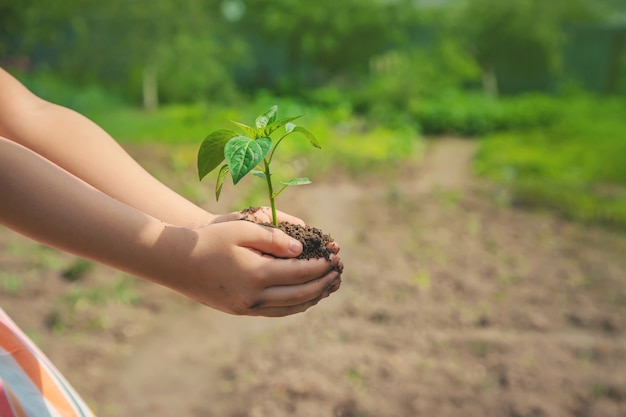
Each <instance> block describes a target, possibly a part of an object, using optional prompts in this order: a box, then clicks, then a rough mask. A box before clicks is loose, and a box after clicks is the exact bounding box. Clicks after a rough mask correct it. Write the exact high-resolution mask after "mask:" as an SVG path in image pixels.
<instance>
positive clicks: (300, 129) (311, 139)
mask: <svg viewBox="0 0 626 417" xmlns="http://www.w3.org/2000/svg"><path fill="white" fill-rule="evenodd" d="M291 132H292V133H293V132H300V133H302V134H303V135H304V136H306V138H307V139H308V140H309V142H311V145H313V146H315V147H316V148H318V149H322V145H320V143H319V141H318V140H317V138H316V137H315V135H314V134H313V133H311V132H310V131H309V130H307V129H305V128H303V127H302V126H296V127H294V128H293V130H292V131H291Z"/></svg>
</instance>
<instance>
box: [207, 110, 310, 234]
mask: <svg viewBox="0 0 626 417" xmlns="http://www.w3.org/2000/svg"><path fill="white" fill-rule="evenodd" d="M277 116H278V106H276V105H274V106H272V107H270V108H269V109H268V110H267V111H266V112H265V113H263V114H261V115H259V116H258V117H257V118H256V120H255V127H250V126H248V125H245V124H243V123H239V122H234V123H235V125H237V126H238V127H239V128H240V129H241V130H242V131H243V135H238V134H237V133H236V132H234V131H231V130H225V129H222V130H217V131H214V132H212V133H211V134H209V135H208V136H207V137H206V139H205V140H204V141H203V142H202V144H201V145H200V149H199V150H198V175H199V177H200V180H202V178H204V177H205V176H206V175H207V174H208V173H209V172H211V171H213V170H214V169H215V168H217V166H218V165H219V164H221V163H222V162H223V161H224V160H226V164H224V165H222V167H221V168H220V170H219V173H218V176H217V183H216V186H215V198H216V199H218V200H219V197H220V193H221V190H222V186H223V184H224V180H225V178H226V177H227V176H228V175H229V174H230V176H231V178H232V179H233V184H235V185H236V184H237V183H238V182H239V181H240V180H241V179H242V178H243V177H245V176H246V175H247V174H249V173H250V172H252V171H253V170H255V168H256V170H255V171H254V172H253V174H254V175H255V176H257V177H260V178H261V179H263V180H264V181H265V183H266V185H267V194H268V197H269V200H270V205H271V208H272V220H273V222H274V224H275V225H278V220H277V217H276V201H275V200H276V197H278V195H279V194H280V193H281V192H282V191H283V190H284V189H285V188H287V187H288V186H290V185H303V184H309V183H310V181H309V179H308V178H306V177H302V178H294V179H291V180H289V181H282V182H281V184H282V185H283V187H282V188H281V189H280V190H278V191H276V192H275V191H274V184H273V181H272V173H271V170H270V166H271V163H272V159H273V157H274V152H276V149H277V148H278V145H280V143H281V142H282V141H283V140H284V139H285V138H286V137H287V136H289V135H291V134H292V133H300V134H302V135H303V136H304V137H306V138H307V139H308V140H309V142H310V143H311V145H313V146H315V147H316V148H321V146H320V144H319V142H318V140H317V138H316V137H315V136H314V135H313V134H312V133H311V132H309V131H308V130H307V129H305V128H303V127H302V126H296V125H295V124H293V123H292V122H293V121H294V120H296V119H298V118H299V117H301V116H295V117H288V118H286V119H278V118H277ZM283 127H284V128H285V132H284V133H283V134H282V135H281V136H280V138H279V139H278V140H277V141H275V142H273V141H272V139H271V135H272V134H273V133H274V132H276V131H277V130H278V129H280V128H283ZM261 163H262V165H261Z"/></svg>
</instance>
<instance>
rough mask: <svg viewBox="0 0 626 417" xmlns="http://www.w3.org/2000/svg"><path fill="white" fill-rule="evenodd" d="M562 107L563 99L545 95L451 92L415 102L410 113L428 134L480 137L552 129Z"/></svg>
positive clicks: (410, 108)
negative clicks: (505, 131)
mask: <svg viewBox="0 0 626 417" xmlns="http://www.w3.org/2000/svg"><path fill="white" fill-rule="evenodd" d="M562 107H563V101H562V100H561V99H559V98H557V97H552V96H547V95H541V94H526V95H522V96H517V97H510V98H500V99H496V98H492V97H488V96H486V95H484V94H480V93H473V94H472V93H461V92H460V91H448V92H444V93H442V94H440V95H439V96H437V97H432V98H425V99H423V100H415V101H414V102H412V103H411V106H410V107H409V108H408V112H409V113H410V115H411V117H412V119H413V120H414V121H415V122H416V123H417V124H418V125H419V126H420V128H421V130H422V132H423V133H424V134H427V135H441V134H450V133H451V134H458V135H464V136H478V135H485V134H488V133H491V132H494V131H503V130H511V129H531V128H538V127H548V126H550V125H552V124H554V123H556V122H557V121H558V120H559V118H560V117H561V114H562V112H563V109H562Z"/></svg>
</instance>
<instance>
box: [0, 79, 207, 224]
mask: <svg viewBox="0 0 626 417" xmlns="http://www.w3.org/2000/svg"><path fill="white" fill-rule="evenodd" d="M0 136H4V137H6V138H9V139H11V140H13V141H15V142H17V143H19V144H21V145H23V146H25V147H27V148H29V149H31V150H33V151H34V152H36V153H38V154H40V155H42V156H43V157H44V158H46V159H48V160H50V161H52V162H53V163H55V164H57V165H58V166H60V167H62V168H63V169H65V170H66V171H69V172H71V173H72V174H74V175H75V176H77V177H79V178H81V179H82V180H84V181H85V182H87V183H89V184H91V185H92V186H94V187H95V188H97V189H99V190H100V191H102V192H104V193H105V194H108V195H110V196H112V197H114V198H116V199H118V200H119V201H122V202H124V203H126V204H128V205H130V206H133V207H135V208H137V209H138V210H141V211H143V212H145V213H148V214H150V215H152V216H154V217H156V218H158V219H161V220H163V221H166V222H168V223H172V224H176V225H180V226H198V225H202V224H207V223H210V222H211V221H212V220H213V219H214V216H213V215H212V214H210V213H207V212H206V211H205V210H203V209H201V208H200V207H197V206H196V205H194V204H193V203H191V202H190V201H188V200H186V199H185V198H183V197H181V196H180V195H178V194H177V193H175V192H174V191H172V190H171V189H169V188H168V187H167V186H165V185H164V184H162V183H161V182H159V181H158V180H156V179H155V178H154V177H153V176H152V175H150V174H149V173H148V172H147V171H145V170H144V169H143V168H142V167H141V166H140V165H139V164H138V163H137V162H136V161H135V160H134V159H133V158H132V157H130V156H129V155H128V154H127V153H126V151H124V150H123V149H122V148H121V147H120V146H119V145H118V143H117V142H116V141H115V140H113V139H112V138H111V137H110V136H109V135H108V134H107V133H106V132H105V131H104V130H102V129H101V128H100V127H99V126H97V125H96V124H95V123H93V122H92V121H90V120H89V119H87V118H86V117H84V116H82V115H80V114H79V113H76V112H74V111H73V110H70V109H67V108H65V107H61V106H58V105H55V104H52V103H49V102H47V101H45V100H42V99H41V98H39V97H37V96H35V95H34V94H33V93H31V92H30V91H29V90H28V89H27V88H26V87H24V86H23V85H22V84H21V83H20V82H19V81H17V80H16V79H15V78H13V77H12V76H11V75H10V74H9V73H7V72H6V71H4V70H3V69H2V68H0Z"/></svg>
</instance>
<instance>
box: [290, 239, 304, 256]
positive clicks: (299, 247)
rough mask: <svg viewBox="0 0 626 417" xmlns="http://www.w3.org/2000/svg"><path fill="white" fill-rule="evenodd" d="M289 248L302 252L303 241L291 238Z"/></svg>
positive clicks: (295, 251) (294, 251)
mask: <svg viewBox="0 0 626 417" xmlns="http://www.w3.org/2000/svg"><path fill="white" fill-rule="evenodd" d="M289 250H290V251H291V252H293V253H300V252H302V243H300V241H299V240H296V239H291V242H289Z"/></svg>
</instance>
